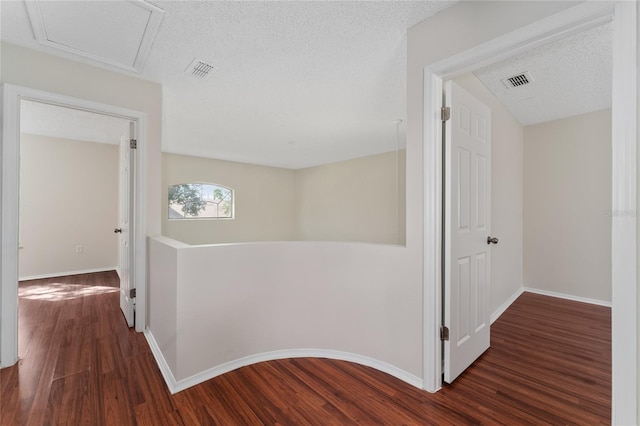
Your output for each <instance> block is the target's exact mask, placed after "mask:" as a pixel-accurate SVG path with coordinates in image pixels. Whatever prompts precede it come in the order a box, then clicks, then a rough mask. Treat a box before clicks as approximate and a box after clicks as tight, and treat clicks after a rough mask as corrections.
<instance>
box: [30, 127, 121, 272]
mask: <svg viewBox="0 0 640 426" xmlns="http://www.w3.org/2000/svg"><path fill="white" fill-rule="evenodd" d="M117 225H118V146H116V145H107V144H101V143H93V142H84V141H75V140H69V139H58V138H49V137H45V136H36V135H26V134H23V135H21V138H20V242H21V245H22V247H23V248H22V249H21V250H20V269H19V274H20V277H21V278H24V277H33V276H39V275H49V274H60V275H64V274H65V273H69V272H75V271H84V270H92V269H109V268H113V269H115V267H116V265H117V252H118V239H117V237H116V234H114V233H113V229H114V228H116V227H117ZM78 245H81V246H82V247H83V252H82V253H81V254H77V253H76V246H78Z"/></svg>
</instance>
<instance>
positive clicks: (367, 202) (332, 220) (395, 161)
mask: <svg viewBox="0 0 640 426" xmlns="http://www.w3.org/2000/svg"><path fill="white" fill-rule="evenodd" d="M404 164H405V151H404V150H401V151H398V152H389V153H385V154H378V155H372V156H368V157H362V158H357V159H354V160H348V161H341V162H337V163H331V164H325V165H321V166H316V167H309V168H306V169H301V170H298V171H296V194H295V200H296V219H297V226H296V238H297V239H299V240H302V241H313V240H316V241H356V242H369V243H383V244H404V242H405V232H404V226H403V223H404V218H405V190H404V175H405V167H404Z"/></svg>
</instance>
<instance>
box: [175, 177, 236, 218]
mask: <svg viewBox="0 0 640 426" xmlns="http://www.w3.org/2000/svg"><path fill="white" fill-rule="evenodd" d="M232 218H233V190H232V189H231V188H226V187H224V186H220V185H215V184H211V183H183V184H180V185H171V186H169V219H232Z"/></svg>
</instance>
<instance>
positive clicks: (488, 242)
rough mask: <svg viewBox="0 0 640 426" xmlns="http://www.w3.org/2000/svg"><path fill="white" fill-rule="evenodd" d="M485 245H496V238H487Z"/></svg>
mask: <svg viewBox="0 0 640 426" xmlns="http://www.w3.org/2000/svg"><path fill="white" fill-rule="evenodd" d="M487 244H498V239H497V238H496V237H487Z"/></svg>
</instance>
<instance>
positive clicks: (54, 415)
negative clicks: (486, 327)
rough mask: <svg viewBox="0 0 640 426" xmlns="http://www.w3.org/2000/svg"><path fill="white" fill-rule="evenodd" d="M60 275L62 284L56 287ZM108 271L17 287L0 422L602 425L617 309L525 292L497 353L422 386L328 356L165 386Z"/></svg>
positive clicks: (0, 379)
mask: <svg viewBox="0 0 640 426" xmlns="http://www.w3.org/2000/svg"><path fill="white" fill-rule="evenodd" d="M55 283H60V284H55ZM116 285H117V276H116V275H115V273H99V274H90V275H79V276H72V277H60V278H57V279H49V280H38V281H29V282H25V283H22V284H21V285H20V294H21V297H20V302H19V309H20V318H19V323H20V333H19V339H20V343H19V347H20V348H19V351H20V358H21V359H20V362H19V363H18V364H17V365H16V366H13V367H9V368H5V369H3V370H1V372H0V424H2V425H22V424H25V425H81V424H82V425H129V424H131V425H133V424H141V425H350V424H360V425H464V424H487V425H496V424H504V425H519V424H534V425H539V424H553V425H558V424H579V425H595V424H609V423H610V411H611V337H610V336H611V321H610V317H611V311H610V309H608V308H604V307H599V306H593V305H587V304H582V303H577V302H570V301H565V300H560V299H554V298H550V297H545V296H540V295H535V294H530V293H525V294H524V295H522V296H521V297H520V298H519V299H518V300H517V301H516V302H515V303H514V304H513V305H512V306H511V307H510V308H509V309H508V310H507V312H505V313H504V314H503V315H502V317H501V318H500V319H499V320H498V321H497V322H496V323H495V324H494V325H493V326H492V329H491V348H490V349H489V350H488V351H487V352H486V353H485V354H484V355H483V356H482V357H481V358H480V359H479V360H478V361H477V362H476V363H475V364H474V365H473V366H471V367H470V368H469V369H468V370H467V371H466V372H465V373H464V374H462V375H461V376H460V377H459V378H458V380H456V382H455V383H454V384H453V385H448V386H445V387H444V388H443V389H442V390H441V391H440V392H438V393H436V394H430V393H427V392H425V391H421V390H419V389H416V388H414V387H412V386H410V385H408V384H406V383H404V382H402V381H400V380H398V379H396V378H394V377H391V376H389V375H387V374H384V373H381V372H379V371H376V370H374V369H371V368H368V367H363V366H360V365H357V364H351V363H348V362H343V361H335V360H326V359H307V358H300V359H287V360H280V361H270V362H264V363H260V364H256V365H252V366H248V367H244V368H241V369H239V370H236V371H233V372H230V373H227V374H225V375H222V376H219V377H217V378H215V379H212V380H209V381H208V382H206V383H203V384H200V385H198V386H195V387H192V388H190V389H187V390H186V391H183V392H180V393H178V394H176V395H171V394H170V393H169V392H168V390H167V388H166V387H165V385H164V382H163V380H162V377H161V375H160V372H159V370H158V368H157V366H156V364H155V360H154V359H153V356H152V355H151V352H150V350H149V347H148V345H147V343H146V341H145V339H144V337H143V335H141V334H138V333H135V332H133V331H131V330H129V329H128V328H127V327H126V324H125V321H124V318H123V317H122V314H121V313H120V311H119V305H118V304H119V296H118V293H117V291H113V290H114V289H115V286H116Z"/></svg>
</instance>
